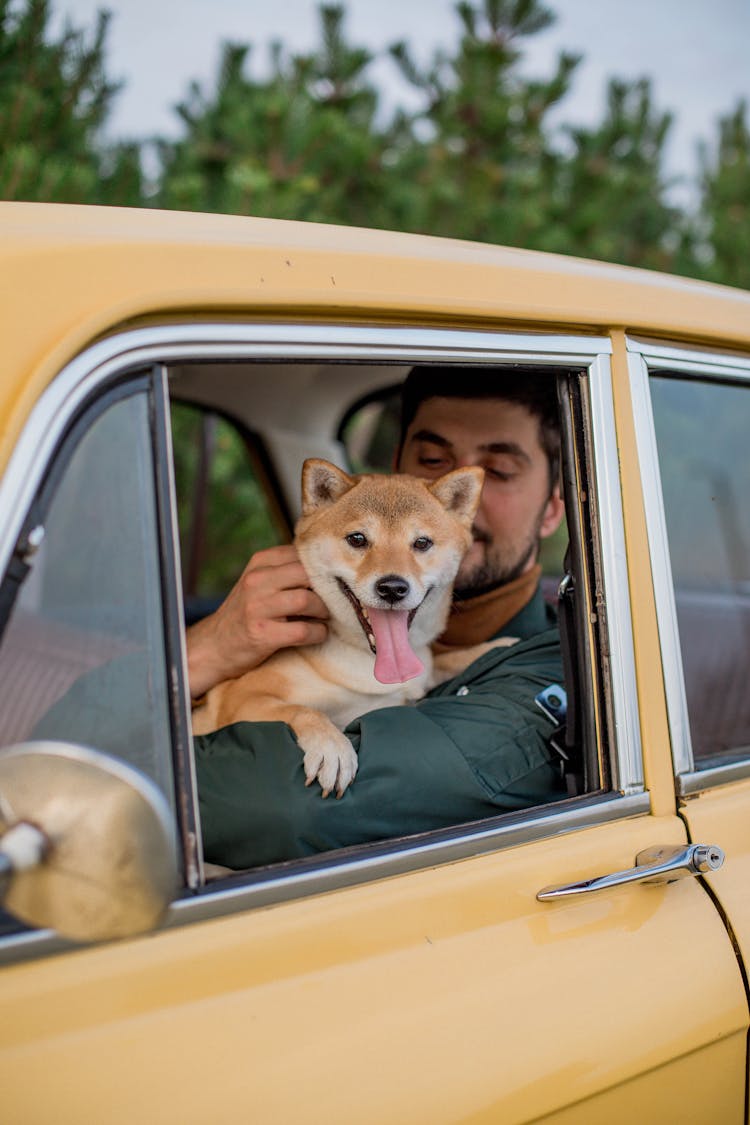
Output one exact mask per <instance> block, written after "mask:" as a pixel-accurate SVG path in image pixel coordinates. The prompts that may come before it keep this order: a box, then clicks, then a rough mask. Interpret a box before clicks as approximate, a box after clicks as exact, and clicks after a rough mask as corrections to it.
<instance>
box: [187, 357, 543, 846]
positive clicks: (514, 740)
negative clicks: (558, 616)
mask: <svg viewBox="0 0 750 1125" xmlns="http://www.w3.org/2000/svg"><path fill="white" fill-rule="evenodd" d="M463 465H480V466H482V468H484V470H485V484H484V487H483V491H482V498H481V501H480V505H479V509H478V512H477V515H476V518H475V525H474V542H473V544H472V546H471V547H470V549H469V551H468V553H467V554H466V556H465V558H464V560H463V562H462V564H461V567H460V570H459V573H458V577H457V581H456V588H455V595H454V598H455V608H454V610H453V612H452V614H451V618H450V620H449V623H448V627H447V629H446V631H445V633H444V634H443V636H442V637H441V638H440V641H439V642H438V646H439V647H441V648H443V649H445V648H452V647H463V646H464V645H469V644H475V643H477V642H479V641H486V640H489V639H491V638H494V637H496V636H499V635H502V634H505V635H508V636H514V637H519V638H520V642H519V643H518V644H516V645H513V646H512V647H510V648H499V649H495V650H493V651H492V652H490V653H487V654H486V655H485V656H483V657H482V658H481V659H480V660H478V661H476V662H475V663H474V664H473V665H471V667H470V668H469V669H467V670H466V671H465V672H464V673H463V674H462V675H460V676H457V677H455V678H454V679H453V680H451V681H449V682H448V683H447V684H443V685H441V686H440V687H439V688H436V689H435V690H434V691H432V692H431V693H430V694H429V695H428V696H427V697H425V699H424V700H423V701H421V702H420V703H419V704H417V705H416V707H400V708H388V709H384V710H380V711H373V712H370V713H368V714H367V715H364V716H362V717H361V718H360V719H358V720H357V721H356V722H354V723H352V724H351V725H350V726H349V727H348V728H347V734H348V735H349V737H350V738H351V739H352V742H353V744H354V746H355V749H356V750H357V752H358V756H359V771H358V774H357V778H356V781H355V783H354V785H353V786H352V787H351V788H350V789H349V790H348V791H347V792H346V794H345V795H344V797H343V798H342V799H341V800H340V801H332V800H328V801H324V800H322V799H321V797H320V793H319V791H318V790H317V787H315V788H306V787H305V785H304V777H303V773H302V755H301V753H300V751H299V748H298V746H297V744H296V742H295V740H294V737H293V735H292V733H291V731H290V730H289V728H288V727H286V726H285V725H284V724H282V723H237V724H235V725H233V726H232V727H228V728H225V729H224V730H221V731H216V732H213V733H211V734H208V735H204V736H202V737H200V738H197V739H196V740H195V744H196V769H197V774H198V789H199V795H200V805H201V821H202V827H203V836H204V850H205V854H206V858H207V860H209V861H211V862H214V863H221V864H226V865H227V866H230V867H238V868H239V867H250V866H255V865H258V864H264V863H271V862H276V861H279V860H284V859H291V858H295V857H298V856H304V855H310V854H314V853H316V852H320V851H325V850H327V849H330V848H337V847H343V846H346V845H349V844H356V843H362V842H365V841H369V840H377V839H385V838H388V837H393V836H400V835H408V834H411V833H416V832H422V831H426V830H429V829H434V828H441V827H446V826H448V825H452V824H458V823H462V822H466V821H472V820H478V819H481V818H483V817H487V816H492V815H496V814H497V813H499V812H502V811H509V810H512V809H518V808H526V807H529V806H532V805H536V804H541V803H543V802H545V801H550V800H555V799H558V798H559V797H561V796H564V792H563V789H562V785H561V780H560V776H559V770H558V768H557V765H556V762H555V759H554V754H553V753H552V752H551V751H550V748H549V745H548V739H549V735H550V733H551V729H552V727H551V723H550V721H549V720H548V719H547V718H546V717H545V715H544V714H543V712H542V711H541V710H540V709H539V708H538V707H537V706H536V704H535V697H536V695H537V694H538V693H539V692H540V691H542V690H543V689H544V688H546V687H549V686H550V684H552V683H559V682H560V681H561V680H562V666H561V654H560V643H559V635H558V633H557V630H556V628H555V625H554V621H553V620H552V618H551V616H550V613H549V611H548V608H547V607H546V606H545V603H544V601H543V599H542V596H541V593H540V590H539V575H540V567H539V564H538V554H539V545H540V542H541V540H542V539H544V538H546V537H548V536H550V535H551V534H553V532H554V531H555V530H556V529H557V528H558V526H559V525H560V522H561V520H562V518H563V514H564V508H563V502H562V499H561V497H560V491H559V483H558V477H559V428H558V420H557V406H556V400H555V389H554V380H553V379H551V378H550V376H549V375H544V374H534V373H508V374H496V373H490V372H488V371H487V370H486V369H484V370H481V369H470V368H469V369H447V368H435V369H415V370H414V371H413V372H412V373H411V375H410V376H409V378H408V379H407V381H406V384H405V386H404V392H403V415H402V433H401V441H400V446H399V450H398V453H397V456H396V468H397V469H398V470H399V471H401V472H408V473H413V474H415V475H417V476H422V477H428V478H433V477H438V476H441V475H442V474H443V473H446V472H448V471H449V470H451V469H454V468H458V467H460V466H463ZM325 617H326V610H325V606H324V605H323V604H322V603H321V602H320V600H319V599H318V598H317V596H316V595H315V594H314V593H313V592H312V591H311V590H310V589H309V587H308V585H307V578H306V575H305V573H304V570H303V569H302V566H301V564H300V563H299V561H298V559H297V558H296V553H295V551H294V548H293V547H278V548H272V549H271V550H269V551H262V552H258V554H256V555H255V556H254V557H253V558H252V559H251V560H250V563H249V564H248V566H247V568H246V570H245V573H244V574H243V575H242V577H241V579H240V581H239V582H238V584H237V585H236V586H235V588H234V589H233V590H232V592H231V593H230V594H229V596H228V598H227V600H226V601H225V603H224V604H223V605H222V606H221V607H220V609H219V610H218V611H217V612H216V614H214V615H212V616H211V617H210V618H207V619H205V620H204V621H202V622H200V623H199V624H198V625H196V626H194V627H193V629H192V630H190V632H189V635H188V666H189V672H190V685H191V692H192V694H193V696H194V697H197V696H199V695H201V694H202V693H203V692H205V691H206V690H208V688H209V687H211V686H212V685H213V684H214V683H217V682H219V681H220V680H222V679H226V678H228V677H229V676H236V675H238V674H239V673H240V672H241V671H243V670H244V669H245V668H248V667H253V666H255V665H257V664H258V663H261V662H262V661H263V660H264V659H266V658H267V657H268V656H269V655H270V654H271V653H272V652H274V651H276V650H277V649H278V648H282V647H285V646H287V645H296V644H315V643H318V642H319V641H321V640H322V639H323V637H324V636H325V628H326V626H325Z"/></svg>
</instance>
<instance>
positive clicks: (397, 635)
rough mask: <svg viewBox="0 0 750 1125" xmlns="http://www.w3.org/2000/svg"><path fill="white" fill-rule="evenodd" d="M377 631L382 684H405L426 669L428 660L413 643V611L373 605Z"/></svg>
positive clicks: (377, 675) (378, 674)
mask: <svg viewBox="0 0 750 1125" xmlns="http://www.w3.org/2000/svg"><path fill="white" fill-rule="evenodd" d="M367 615H368V617H369V618H370V624H371V625H372V631H373V633H374V634H375V647H376V649H377V652H376V654H375V679H376V680H378V681H379V682H380V683H381V684H402V683H404V681H405V680H413V679H414V677H415V676H418V675H419V674H420V672H423V671H424V664H423V663H422V661H421V660H420V659H419V657H418V656H417V655H416V653H415V652H414V650H413V649H412V647H411V645H410V644H409V613H408V611H407V610H403V609H369V608H368V610H367Z"/></svg>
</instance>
